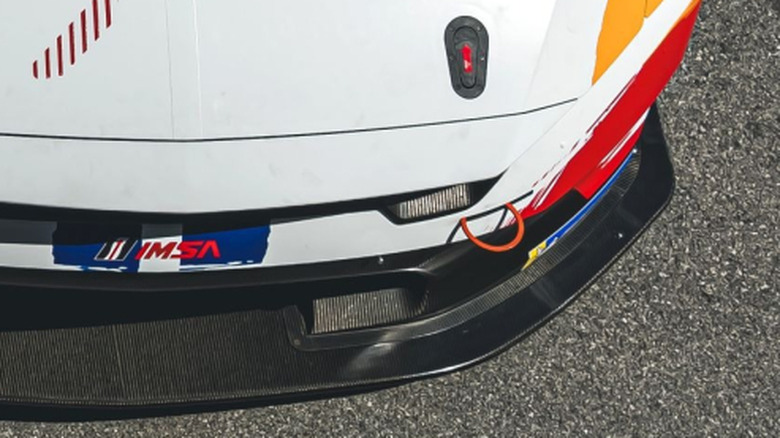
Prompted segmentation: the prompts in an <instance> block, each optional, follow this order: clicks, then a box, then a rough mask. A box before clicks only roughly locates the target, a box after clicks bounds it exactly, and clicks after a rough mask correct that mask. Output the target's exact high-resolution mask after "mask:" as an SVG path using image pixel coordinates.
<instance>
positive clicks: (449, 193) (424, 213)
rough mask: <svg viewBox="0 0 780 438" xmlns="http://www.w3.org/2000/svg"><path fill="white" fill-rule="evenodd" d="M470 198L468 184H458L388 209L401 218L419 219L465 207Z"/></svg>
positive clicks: (470, 202)
mask: <svg viewBox="0 0 780 438" xmlns="http://www.w3.org/2000/svg"><path fill="white" fill-rule="evenodd" d="M472 198H473V196H472V192H471V188H470V186H469V185H467V184H460V185H457V186H452V187H447V188H446V189H442V190H439V191H437V192H433V193H429V194H427V195H424V196H420V197H419V198H415V199H410V200H408V201H404V202H400V203H398V204H394V205H391V206H390V211H391V212H392V213H393V214H394V215H396V216H398V217H399V218H400V219H403V220H410V219H420V218H424V217H428V216H436V215H438V214H442V213H446V212H448V211H455V210H460V209H463V208H466V207H468V206H469V205H471V204H472Z"/></svg>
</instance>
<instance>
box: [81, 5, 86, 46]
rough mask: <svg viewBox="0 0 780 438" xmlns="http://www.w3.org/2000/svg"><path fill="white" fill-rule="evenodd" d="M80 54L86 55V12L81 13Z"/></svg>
mask: <svg viewBox="0 0 780 438" xmlns="http://www.w3.org/2000/svg"><path fill="white" fill-rule="evenodd" d="M81 53H87V10H86V9H84V10H82V11H81Z"/></svg>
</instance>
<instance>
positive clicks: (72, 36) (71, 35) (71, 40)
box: [68, 21, 76, 65]
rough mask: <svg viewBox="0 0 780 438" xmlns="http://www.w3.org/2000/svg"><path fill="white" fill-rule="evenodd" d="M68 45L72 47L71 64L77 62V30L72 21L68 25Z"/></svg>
mask: <svg viewBox="0 0 780 438" xmlns="http://www.w3.org/2000/svg"><path fill="white" fill-rule="evenodd" d="M68 47H69V48H70V65H75V64H76V30H75V29H74V24H73V22H72V21H71V22H70V26H68Z"/></svg>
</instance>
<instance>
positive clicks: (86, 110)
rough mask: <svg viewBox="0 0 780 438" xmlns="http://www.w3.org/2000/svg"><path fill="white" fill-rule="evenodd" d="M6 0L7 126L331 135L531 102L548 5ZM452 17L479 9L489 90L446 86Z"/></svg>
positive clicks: (122, 133)
mask: <svg viewBox="0 0 780 438" xmlns="http://www.w3.org/2000/svg"><path fill="white" fill-rule="evenodd" d="M6 3H8V4H6V5H4V6H0V9H2V10H0V41H2V42H3V43H2V45H0V59H2V62H1V63H0V99H2V105H0V134H11V135H30V136H61V137H78V138H113V139H148V140H172V139H173V140H199V139H225V138H254V137H263V136H277V135H296V134H312V133H329V132H340V131H351V130H366V129H375V128H387V127H401V126H407V125H417V124H427V123H436V122H441V121H452V120H461V119H470V118H478V117H485V116H493V115H499V114H506V113H514V112H519V111H523V110H527V109H530V108H528V105H527V104H528V103H529V101H528V98H529V90H530V88H531V85H532V81H533V79H534V73H535V70H536V67H537V60H538V59H539V56H540V53H541V50H542V46H543V43H544V40H545V37H546V35H547V27H548V25H549V23H550V20H551V17H552V15H553V9H554V7H555V4H556V3H555V2H539V1H536V0H521V1H518V0H492V1H490V2H485V1H474V0H452V1H440V0H374V1H366V0H338V1H330V2H324V1H322V0H284V1H258V0H251V1H250V0H219V1H213V0H210V1H206V0H191V1H186V0H181V1H174V0H121V1H120V0H56V1H55V0H30V1H25V2H14V3H10V2H6ZM11 4H12V5H13V6H10V5H11ZM461 15H470V16H474V17H476V18H478V19H479V20H481V21H482V22H483V23H484V24H485V26H486V28H487V29H488V32H489V35H490V53H489V62H488V73H487V76H488V78H487V87H486V90H485V92H484V94H483V95H482V96H480V97H479V98H478V99H474V100H466V99H463V98H461V97H459V96H458V95H457V94H456V93H454V92H453V90H452V86H451V83H450V77H449V70H448V64H447V59H446V55H445V47H444V30H445V28H446V27H447V24H448V23H449V22H450V21H451V20H452V19H453V18H455V17H458V16H461ZM82 16H83V17H82ZM82 18H83V19H82ZM71 35H72V36H71ZM83 35H86V40H85V38H84V37H83ZM85 42H86V45H85ZM71 47H73V50H71ZM85 47H86V50H85ZM47 51H48V58H49V67H48V76H49V77H47V68H46V53H47ZM60 63H61V64H62V67H60ZM36 68H37V72H35V71H34V70H35V69H36ZM36 74H37V78H36V77H35V75H36ZM538 103H539V102H533V104H538ZM549 103H553V102H549Z"/></svg>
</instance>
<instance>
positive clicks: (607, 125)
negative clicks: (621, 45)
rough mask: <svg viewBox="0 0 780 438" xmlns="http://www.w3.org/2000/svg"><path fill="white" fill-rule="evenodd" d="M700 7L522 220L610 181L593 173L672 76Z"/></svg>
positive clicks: (663, 45)
mask: <svg viewBox="0 0 780 438" xmlns="http://www.w3.org/2000/svg"><path fill="white" fill-rule="evenodd" d="M700 5H701V3H699V4H698V5H697V6H696V7H695V8H694V9H693V10H691V11H689V13H688V15H687V16H684V17H682V19H681V20H680V21H679V22H678V23H677V25H676V26H675V27H674V28H673V29H672V30H671V31H670V32H669V34H668V35H667V36H666V38H665V39H664V41H663V42H662V43H661V44H660V45H659V46H658V47H657V48H656V49H655V51H654V52H653V54H652V55H651V56H650V58H648V59H647V61H646V62H645V64H644V65H643V66H642V69H641V70H640V71H639V73H638V74H637V76H636V77H635V78H633V80H632V81H631V82H629V84H628V86H627V88H626V90H625V93H623V94H622V95H621V96H620V99H619V100H618V101H617V102H616V103H615V105H614V106H613V107H612V108H611V109H610V111H609V113H608V114H607V115H606V116H605V117H604V118H603V119H602V120H601V122H600V123H599V124H598V125H596V127H595V128H594V130H593V135H592V136H591V138H590V140H588V142H587V143H585V145H584V146H583V147H582V149H580V150H579V151H578V152H577V154H576V155H575V156H574V157H573V158H572V159H571V161H569V163H567V164H566V167H565V168H564V169H563V171H562V173H561V175H560V176H559V178H558V179H557V181H556V182H555V185H554V186H553V187H552V188H551V189H550V191H549V194H548V195H547V197H546V198H545V199H544V201H543V202H542V203H541V205H539V206H537V207H533V205H534V204H535V203H534V202H532V203H531V205H530V206H529V207H528V208H526V209H525V210H524V211H523V216H524V217H526V218H528V217H530V216H533V215H535V214H537V213H540V212H542V211H544V210H546V209H547V208H548V207H550V206H551V205H552V204H553V203H555V202H556V201H557V200H558V199H560V198H561V197H563V195H565V194H566V193H568V192H569V191H570V190H572V189H577V190H579V191H580V192H581V193H582V194H583V195H588V194H591V195H592V193H594V192H593V188H594V187H600V185H601V184H598V181H595V180H594V179H599V178H601V179H603V181H601V183H602V184H603V182H605V181H606V180H607V179H608V178H609V176H610V174H607V173H606V172H597V171H596V172H595V173H594V170H596V169H597V168H598V165H599V163H600V162H601V160H602V159H603V158H604V157H605V156H606V155H607V154H608V153H609V152H610V151H612V149H613V148H614V147H615V146H616V145H618V144H619V143H620V142H621V140H623V139H624V138H625V136H626V135H627V134H628V132H629V131H630V130H631V128H632V127H633V126H634V125H635V124H636V122H637V121H638V120H639V119H640V118H641V117H642V114H643V113H644V112H645V111H647V109H648V108H650V106H651V105H652V104H653V102H654V101H655V100H656V98H657V97H658V95H659V94H660V93H661V91H662V90H663V89H664V87H665V86H666V84H667V83H668V82H669V80H670V79H671V78H672V75H674V72H675V70H677V67H678V66H679V65H680V63H681V62H682V59H683V57H684V56H685V49H686V48H687V47H688V41H689V40H690V37H691V32H692V31H693V25H694V23H695V22H696V16H697V15H698V11H699V7H700ZM636 135H639V134H636ZM630 140H631V141H633V140H634V139H633V138H632V139H630ZM631 141H629V142H628V143H627V144H626V146H625V149H624V150H623V151H621V153H620V154H619V155H622V156H626V154H628V152H630V150H631V147H632V146H633V144H632V143H631Z"/></svg>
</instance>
